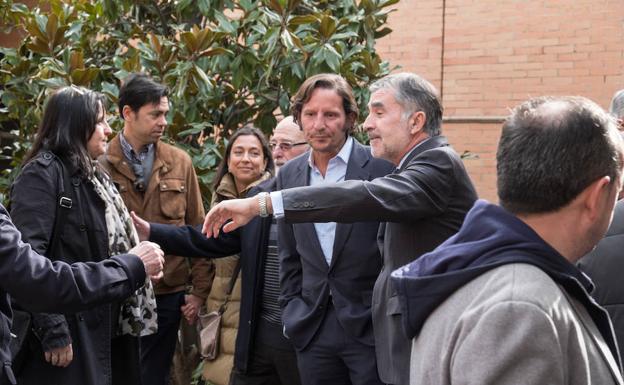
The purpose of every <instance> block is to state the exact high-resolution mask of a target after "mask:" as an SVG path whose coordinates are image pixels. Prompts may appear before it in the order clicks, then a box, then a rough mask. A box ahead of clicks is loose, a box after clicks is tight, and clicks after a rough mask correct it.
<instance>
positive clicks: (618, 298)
mask: <svg viewBox="0 0 624 385" xmlns="http://www.w3.org/2000/svg"><path fill="white" fill-rule="evenodd" d="M609 112H611V115H613V116H614V117H615V118H616V119H617V120H618V125H619V129H620V131H622V130H623V129H624V90H619V91H617V92H616V93H615V95H613V99H612V100H611V107H610V108H609ZM622 249H624V201H619V202H618V203H617V204H616V205H615V211H614V213H613V222H611V226H610V227H609V230H608V231H607V234H606V235H605V237H604V239H603V240H601V241H600V243H598V246H596V248H595V249H594V250H593V251H592V252H591V253H589V254H587V255H586V256H585V257H583V259H581V260H580V262H579V267H580V268H581V270H583V271H584V272H585V273H586V274H587V275H589V276H590V278H591V279H592V280H593V281H594V284H595V285H596V289H595V290H594V291H593V292H592V296H593V297H594V298H595V299H596V301H597V302H598V303H599V304H601V305H602V306H604V307H605V308H606V309H607V311H608V312H609V315H610V316H611V319H612V321H613V328H614V330H615V336H616V337H617V342H618V346H619V350H620V353H621V352H623V351H624V284H623V283H622V278H621V276H620V274H621V271H622V269H623V268H624V258H622Z"/></svg>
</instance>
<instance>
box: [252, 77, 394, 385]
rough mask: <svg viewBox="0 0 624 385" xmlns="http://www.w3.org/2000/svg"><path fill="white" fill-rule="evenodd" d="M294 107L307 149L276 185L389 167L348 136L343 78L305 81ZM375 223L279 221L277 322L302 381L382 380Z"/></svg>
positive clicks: (351, 120) (349, 110)
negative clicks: (374, 299)
mask: <svg viewBox="0 0 624 385" xmlns="http://www.w3.org/2000/svg"><path fill="white" fill-rule="evenodd" d="M292 112H293V116H294V117H295V120H296V121H297V122H298V123H299V125H300V126H301V128H302V130H303V133H304V135H305V138H306V141H307V142H308V144H309V145H310V147H311V151H310V152H309V153H308V154H307V155H303V156H300V157H298V158H295V159H293V160H292V161H290V162H288V163H287V164H286V165H285V166H284V167H283V168H282V169H280V172H279V174H278V176H277V188H278V189H284V188H289V187H297V186H308V185H313V186H315V185H325V184H327V183H335V182H339V181H342V180H348V179H355V180H372V179H374V178H376V177H379V176H383V175H386V174H387V173H388V172H390V171H391V170H392V166H391V165H390V164H389V163H387V162H385V161H381V160H376V159H373V157H372V156H371V153H370V150H369V149H368V148H366V147H364V146H362V145H360V144H359V143H358V142H357V141H356V140H354V139H353V138H352V137H351V136H350V133H351V132H352V131H353V129H354V126H355V122H356V121H357V116H358V107H357V103H356V101H355V98H354V96H353V92H352V90H351V87H350V86H349V84H348V83H347V82H346V81H345V79H343V78H342V77H340V76H338V75H333V74H320V75H316V76H313V77H311V78H309V79H307V80H306V81H305V82H304V83H303V84H302V85H301V87H300V88H299V90H298V92H297V94H296V95H295V96H294V97H293V105H292ZM261 195H262V196H264V197H265V199H266V194H261ZM278 218H279V217H278ZM378 226H379V223H378V222H377V221H376V220H372V221H371V222H363V223H357V224H336V223H316V224H313V223H302V224H294V225H293V224H286V223H283V222H282V221H278V241H279V244H278V245H279V246H278V247H279V257H280V286H281V287H280V290H281V295H280V303H281V305H282V321H283V323H284V332H285V334H286V335H287V336H288V338H290V340H291V341H292V342H293V344H294V346H295V348H296V349H297V357H298V365H299V371H300V373H301V378H302V382H303V383H304V384H345V385H346V384H380V383H381V382H380V380H379V377H378V375H377V369H376V365H375V349H374V337H373V328H372V320H371V295H372V289H373V285H374V282H375V279H376V278H377V275H378V274H379V271H380V270H381V258H380V255H379V250H378V249H377V247H376V238H377V237H376V234H377V228H378Z"/></svg>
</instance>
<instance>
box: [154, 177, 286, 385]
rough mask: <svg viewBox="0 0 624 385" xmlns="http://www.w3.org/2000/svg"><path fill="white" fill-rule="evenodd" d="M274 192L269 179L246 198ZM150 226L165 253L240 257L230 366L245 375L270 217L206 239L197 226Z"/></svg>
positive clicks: (258, 299) (260, 298) (253, 189)
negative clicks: (237, 308)
mask: <svg viewBox="0 0 624 385" xmlns="http://www.w3.org/2000/svg"><path fill="white" fill-rule="evenodd" d="M274 189H275V179H270V180H268V181H266V182H264V183H261V184H260V185H258V186H256V187H254V188H252V189H251V190H250V191H249V194H248V196H254V195H256V194H258V193H259V192H261V191H266V192H269V191H273V190H274ZM150 226H151V231H150V241H152V242H156V243H158V244H159V245H160V246H161V247H162V249H163V251H164V252H165V253H173V254H176V255H182V256H187V257H207V258H222V257H227V256H230V255H232V254H239V255H240V258H241V282H242V287H241V302H240V319H239V326H238V333H237V335H236V348H235V352H234V366H235V367H236V369H237V370H239V371H240V372H242V373H245V372H247V367H248V364H249V358H250V356H251V352H252V349H253V342H254V340H255V333H256V330H257V326H258V320H259V317H260V305H261V302H262V288H263V285H264V262H265V261H266V254H267V247H268V242H269V230H270V227H271V217H267V218H260V217H255V218H254V219H252V220H251V221H250V222H249V223H248V224H246V225H245V226H243V227H241V228H239V229H237V230H236V231H233V232H231V233H223V232H222V233H220V234H219V237H218V238H206V236H205V235H203V234H202V233H201V225H199V226H182V227H177V226H174V225H163V224H157V223H151V224H150Z"/></svg>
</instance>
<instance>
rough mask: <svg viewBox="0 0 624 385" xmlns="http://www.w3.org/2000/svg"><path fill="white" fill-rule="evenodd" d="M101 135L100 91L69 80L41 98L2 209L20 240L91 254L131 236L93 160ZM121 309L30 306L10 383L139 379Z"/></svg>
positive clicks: (50, 251)
mask: <svg viewBox="0 0 624 385" xmlns="http://www.w3.org/2000/svg"><path fill="white" fill-rule="evenodd" d="M110 134H111V128H110V127H109V125H108V123H107V121H106V110H105V100H104V97H103V95H101V94H99V93H96V92H93V91H90V90H87V89H85V88H82V87H75V86H71V87H65V88H62V89H60V90H58V91H56V92H54V93H53V94H52V95H51V96H50V97H49V99H48V101H47V104H46V106H45V109H44V114H43V120H42V123H41V126H40V127H39V130H38V132H37V136H36V139H35V142H34V144H33V147H32V150H31V151H30V153H29V155H28V156H27V157H26V159H25V161H24V166H23V169H22V170H21V172H20V174H19V175H18V177H17V178H16V180H15V183H14V184H13V186H12V190H11V216H12V217H13V220H14V222H15V225H16V226H17V227H18V229H19V230H20V231H21V232H22V235H23V239H24V241H25V242H28V243H30V244H31V245H32V247H33V248H34V249H35V250H36V251H37V252H39V253H40V254H43V255H45V256H47V257H48V258H50V259H51V260H56V259H62V260H64V261H66V262H70V263H72V262H79V261H80V262H84V261H101V260H103V259H106V258H108V257H109V256H112V255H117V254H120V253H124V252H126V251H127V250H129V249H130V248H132V247H133V246H134V245H135V244H136V243H137V242H138V237H137V235H136V230H135V228H134V225H133V224H132V221H131V220H130V216H129V214H128V211H127V210H126V207H125V205H124V204H123V201H122V199H121V197H120V196H119V193H118V192H117V190H116V188H115V186H114V185H113V183H112V182H111V180H110V178H109V177H108V175H107V174H106V172H105V171H103V169H102V168H101V166H99V165H98V163H97V161H96V159H97V158H98V157H99V156H100V155H102V154H104V152H105V150H106V145H107V138H108V136H109V135H110ZM68 190H69V191H68ZM59 215H62V216H63V217H61V218H62V220H59V218H57V216H59ZM148 286H149V284H148ZM150 289H151V286H150ZM150 289H148V292H147V295H146V297H147V298H151V297H153V291H152V292H151V296H150V291H149V290H150ZM131 298H134V297H131ZM125 304H126V303H124V305H125ZM16 305H17V306H19V303H18V304H16ZM120 309H124V311H123V312H122V311H121V310H120ZM125 309H128V308H127V307H125V306H124V307H120V303H113V304H107V305H102V306H97V307H94V308H92V309H91V310H87V311H84V312H80V313H76V314H48V313H45V314H33V334H34V336H33V337H32V338H30V339H29V341H28V344H29V346H28V348H29V349H28V354H27V356H26V358H25V361H24V364H23V368H21V370H19V372H18V374H17V378H18V383H19V384H20V385H28V384H33V385H34V384H47V385H73V384H76V385H78V384H79V385H112V384H120V385H121V384H124V385H132V384H140V383H141V382H140V376H139V346H138V339H137V338H136V337H135V336H136V335H137V329H135V330H131V329H132V327H131V325H129V324H128V323H127V314H126V312H127V310H125ZM120 313H122V314H120ZM151 325H153V323H150V322H147V324H146V326H147V327H148V328H149V327H151ZM138 332H139V334H140V333H150V332H153V331H150V330H139V331H138Z"/></svg>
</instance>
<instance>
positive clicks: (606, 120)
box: [496, 97, 622, 214]
mask: <svg viewBox="0 0 624 385" xmlns="http://www.w3.org/2000/svg"><path fill="white" fill-rule="evenodd" d="M496 160H497V167H496V169H497V176H498V196H499V199H500V203H501V205H502V206H503V207H505V208H506V209H508V210H509V211H511V212H513V213H517V214H518V213H520V214H536V213H547V212H553V211H556V210H558V209H560V208H562V207H564V206H566V205H567V204H568V203H569V202H571V201H572V200H573V199H574V198H575V197H576V196H577V195H578V194H580V193H581V192H582V191H583V190H584V189H585V188H586V187H587V186H589V185H590V184H592V183H593V182H594V181H596V180H597V179H599V178H601V177H604V176H609V177H610V180H611V181H615V182H616V183H619V181H620V177H621V173H622V138H621V137H620V135H619V132H618V130H617V128H616V123H615V119H613V117H611V116H610V115H609V114H607V113H606V112H605V111H604V110H603V109H602V108H600V107H599V106H598V105H597V104H596V103H594V102H592V101H590V100H589V99H586V98H582V97H557V98H555V97H542V98H535V99H531V100H529V101H527V102H524V103H522V104H521V105H519V106H518V107H516V108H515V109H514V110H513V111H512V114H511V116H510V117H509V118H508V119H507V120H506V122H505V124H504V125H503V131H502V134H501V139H500V142H499V146H498V152H497V154H496Z"/></svg>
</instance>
